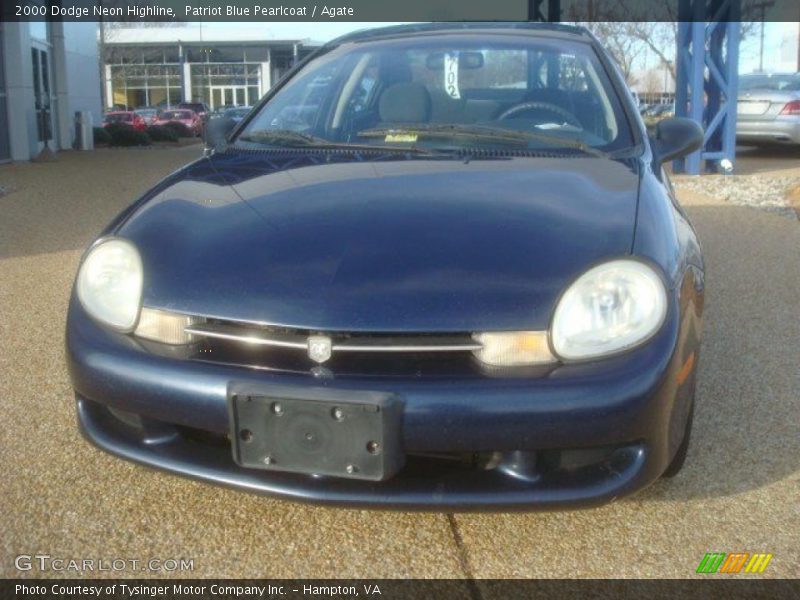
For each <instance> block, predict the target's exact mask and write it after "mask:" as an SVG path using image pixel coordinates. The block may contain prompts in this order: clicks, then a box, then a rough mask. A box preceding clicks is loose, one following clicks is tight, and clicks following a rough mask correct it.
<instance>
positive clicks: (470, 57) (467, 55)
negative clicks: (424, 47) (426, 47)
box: [425, 51, 483, 71]
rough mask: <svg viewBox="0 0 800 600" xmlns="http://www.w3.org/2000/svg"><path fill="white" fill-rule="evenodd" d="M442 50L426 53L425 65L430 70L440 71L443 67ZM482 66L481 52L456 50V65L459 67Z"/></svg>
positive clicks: (474, 67) (478, 67) (475, 67)
mask: <svg viewBox="0 0 800 600" xmlns="http://www.w3.org/2000/svg"><path fill="white" fill-rule="evenodd" d="M444 55H445V53H444V52H434V53H432V54H428V58H427V59H426V60H425V66H426V67H427V68H428V69H430V70H431V71H441V70H442V69H444ZM482 66H483V54H482V53H481V52H463V51H460V52H458V67H459V68H460V69H480V68H481V67H482Z"/></svg>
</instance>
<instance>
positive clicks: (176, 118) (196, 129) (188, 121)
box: [155, 109, 203, 135]
mask: <svg viewBox="0 0 800 600" xmlns="http://www.w3.org/2000/svg"><path fill="white" fill-rule="evenodd" d="M170 122H178V123H183V124H184V125H186V127H188V128H189V130H190V131H191V132H192V133H193V134H194V135H200V134H201V133H203V120H202V119H201V118H200V116H199V115H198V114H197V113H196V112H194V111H193V110H184V109H180V110H164V111H162V112H161V113H160V114H159V115H158V118H157V119H156V122H155V125H166V124H167V123H170Z"/></svg>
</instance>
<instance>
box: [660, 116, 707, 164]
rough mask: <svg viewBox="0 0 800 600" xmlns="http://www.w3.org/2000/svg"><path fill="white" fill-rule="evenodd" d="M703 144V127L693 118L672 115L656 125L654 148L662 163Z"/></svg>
mask: <svg viewBox="0 0 800 600" xmlns="http://www.w3.org/2000/svg"><path fill="white" fill-rule="evenodd" d="M702 145H703V128H702V127H700V125H699V124H698V123H697V122H696V121H693V120H692V119H686V118H683V117H670V118H668V119H664V120H663V121H660V122H659V123H658V125H656V131H655V137H654V139H653V150H654V152H655V155H656V156H655V158H656V160H657V161H658V162H660V163H665V162H667V161H669V160H673V159H675V158H681V157H682V156H686V155H687V154H691V153H692V152H694V151H695V150H698V149H699V148H701V147H702Z"/></svg>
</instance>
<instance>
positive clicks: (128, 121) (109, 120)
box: [103, 111, 147, 131]
mask: <svg viewBox="0 0 800 600" xmlns="http://www.w3.org/2000/svg"><path fill="white" fill-rule="evenodd" d="M118 123H122V124H124V125H130V126H131V127H133V128H134V129H136V130H138V131H144V130H145V129H147V123H145V120H144V119H143V118H142V117H140V116H139V115H137V114H136V113H134V112H133V111H115V112H109V113H106V114H105V115H103V127H108V126H109V125H112V124H114V125H116V124H118Z"/></svg>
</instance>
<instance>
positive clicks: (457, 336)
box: [66, 24, 704, 510]
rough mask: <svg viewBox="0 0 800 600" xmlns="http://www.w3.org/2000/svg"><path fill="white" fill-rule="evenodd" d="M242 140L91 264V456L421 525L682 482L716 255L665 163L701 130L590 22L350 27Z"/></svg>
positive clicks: (79, 379)
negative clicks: (618, 61) (608, 48)
mask: <svg viewBox="0 0 800 600" xmlns="http://www.w3.org/2000/svg"><path fill="white" fill-rule="evenodd" d="M553 70H555V72H554V71H553ZM323 85H324V89H321V87H322V86H323ZM309 86H312V87H311V88H309ZM306 101H308V102H311V103H312V104H313V106H314V107H315V109H314V111H313V114H311V115H310V118H306V117H308V116H309V115H307V114H306V113H305V112H303V109H304V106H305V105H304V103H305V102H306ZM287 107H297V108H298V109H299V111H300V112H299V113H298V114H303V115H304V117H303V118H302V119H299V120H290V121H286V122H285V121H282V120H281V119H279V118H278V116H279V115H281V114H285V111H286V109H287ZM226 121H227V122H228V124H227V125H226ZM276 122H279V123H292V124H293V126H294V128H287V126H286V125H282V126H280V127H277V126H275V125H274V123H276ZM217 125H219V128H217ZM229 126H230V123H229V121H228V120H226V119H214V120H212V121H210V123H209V138H210V140H209V144H210V148H209V151H208V152H207V155H206V156H205V157H204V158H202V159H200V160H198V161H196V162H193V163H191V164H189V165H187V166H186V167H184V168H183V169H181V170H179V171H177V172H175V173H173V174H172V175H170V176H169V177H167V178H166V179H165V180H164V181H162V182H161V183H159V184H158V185H157V186H156V187H154V188H153V189H152V190H150V191H149V192H147V193H146V194H145V195H144V196H142V197H141V198H139V199H138V200H136V202H134V203H133V204H132V205H131V206H130V207H129V208H128V209H126V210H125V211H123V213H122V214H120V215H119V216H118V217H117V218H115V219H114V220H113V221H112V222H111V223H110V224H109V225H108V227H107V228H106V229H105V230H104V231H103V232H102V233H101V235H100V236H99V237H98V239H97V240H96V241H95V242H94V243H93V244H92V245H91V247H90V248H89V249H88V250H87V252H86V254H85V255H84V256H83V259H82V262H81V265H80V268H79V271H78V275H77V278H76V282H75V287H74V291H73V295H72V299H71V302H70V307H69V315H68V322H67V332H66V344H67V358H68V363H69V369H70V373H71V377H72V384H73V386H74V389H75V396H76V399H77V411H78V419H79V423H80V427H81V429H82V431H83V433H84V435H85V436H86V437H87V438H88V439H89V440H90V441H91V442H93V443H94V444H96V445H97V446H99V447H100V448H103V449H105V450H107V451H109V452H111V453H113V454H116V455H118V456H120V457H122V458H125V459H128V460H133V461H136V462H139V463H142V464H145V465H150V466H153V467H158V468H161V469H165V470H167V471H172V472H175V473H179V474H182V475H186V476H191V477H196V478H199V479H202V480H206V481H209V482H213V483H218V484H224V485H229V486H234V487H238V488H241V489H244V490H248V491H251V492H261V493H265V494H270V495H276V496H281V497H285V498H291V499H296V500H305V501H318V502H326V503H332V504H340V505H354V506H377V507H387V508H399V509H406V508H420V509H433V510H466V509H494V510H511V509H523V510H524V509H528V510H530V509H547V508H558V507H575V506H591V505H597V504H600V503H604V502H610V501H612V500H614V499H616V498H619V497H621V496H624V495H627V494H631V493H633V492H635V491H637V490H640V489H642V488H643V487H645V486H647V485H649V484H651V483H653V482H654V481H656V480H657V479H659V478H660V477H662V476H671V475H674V474H675V473H677V472H678V470H679V469H680V468H681V465H682V464H683V462H684V459H685V457H686V452H687V447H688V443H689V432H690V429H691V423H692V414H693V407H694V397H695V379H696V372H697V361H698V353H699V350H700V337H701V330H702V313H703V297H704V268H703V259H702V255H701V252H700V246H699V244H698V241H697V238H696V236H695V232H694V230H693V229H692V227H691V225H690V223H689V221H688V219H687V217H686V215H685V213H684V211H683V209H682V208H681V207H680V205H679V204H678V202H677V200H676V199H675V196H674V194H673V191H672V187H671V185H670V184H669V181H668V179H667V175H666V174H665V172H664V170H663V169H662V164H663V163H665V162H666V161H669V160H671V159H673V158H675V157H677V156H682V155H685V154H687V153H689V152H692V151H694V150H696V149H697V148H698V147H699V145H700V143H701V140H702V131H701V129H700V127H699V126H698V125H697V124H695V123H694V122H692V121H688V120H685V119H677V118H673V119H666V120H664V121H661V122H660V123H659V124H658V126H657V128H656V130H655V132H654V135H653V137H652V138H649V137H648V136H647V133H646V131H645V128H644V125H643V123H642V120H641V118H640V117H639V115H638V113H637V111H636V107H635V106H634V105H633V102H632V100H631V97H630V95H629V94H628V93H627V91H626V89H625V82H624V80H623V78H622V77H621V75H620V73H619V71H618V70H617V68H616V67H615V66H614V62H613V61H612V60H611V59H610V57H609V55H608V54H607V53H606V52H605V51H604V50H603V48H602V47H601V46H600V44H599V43H598V42H597V40H596V39H595V38H593V37H592V36H591V34H589V33H588V32H587V31H586V30H584V29H582V28H575V27H568V26H562V25H548V24H510V25H508V24H470V25H463V24H458V25H447V24H431V25H406V26H399V27H392V28H385V29H378V30H374V31H370V32H360V33H355V34H351V35H349V36H346V37H343V38H340V39H338V40H335V41H333V42H330V43H329V44H327V45H325V46H323V47H322V48H320V49H319V50H318V51H316V52H315V53H314V54H313V55H312V56H311V57H310V58H308V59H307V60H306V61H305V62H304V63H302V64H301V65H299V66H297V67H296V68H295V70H294V71H293V72H292V74H291V75H290V76H288V77H287V78H285V79H284V80H282V82H281V84H280V85H279V86H277V87H276V89H273V90H271V92H270V93H269V94H268V95H267V97H265V98H264V99H263V100H262V101H261V102H260V103H259V104H258V105H257V106H256V107H254V108H253V111H252V113H251V115H250V116H248V117H247V118H246V119H245V120H244V121H242V122H241V123H240V124H239V125H237V126H235V128H234V129H233V130H231V131H226V129H227V128H228V127H229ZM212 129H213V130H212Z"/></svg>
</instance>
